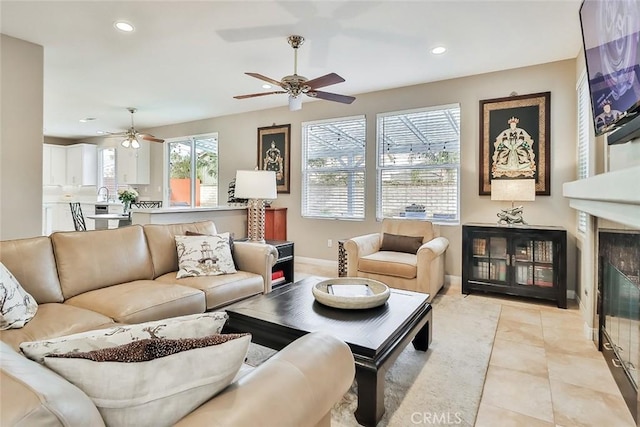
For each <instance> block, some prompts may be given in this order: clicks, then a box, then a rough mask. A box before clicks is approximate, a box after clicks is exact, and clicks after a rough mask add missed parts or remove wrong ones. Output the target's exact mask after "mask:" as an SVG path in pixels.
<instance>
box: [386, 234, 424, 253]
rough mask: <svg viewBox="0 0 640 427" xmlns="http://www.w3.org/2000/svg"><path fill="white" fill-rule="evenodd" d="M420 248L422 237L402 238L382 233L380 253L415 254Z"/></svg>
mask: <svg viewBox="0 0 640 427" xmlns="http://www.w3.org/2000/svg"><path fill="white" fill-rule="evenodd" d="M420 246H422V236H403V235H400V234H390V233H383V235H382V244H381V245H380V250H381V251H391V252H406V253H408V254H415V253H416V252H418V249H419V248H420Z"/></svg>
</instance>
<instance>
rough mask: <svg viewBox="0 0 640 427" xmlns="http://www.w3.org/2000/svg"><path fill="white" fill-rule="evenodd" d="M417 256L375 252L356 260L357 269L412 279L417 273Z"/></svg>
mask: <svg viewBox="0 0 640 427" xmlns="http://www.w3.org/2000/svg"><path fill="white" fill-rule="evenodd" d="M417 263H418V256H417V255H414V254H407V253H403V252H376V253H374V254H371V255H367V256H364V257H362V258H360V259H359V260H358V271H362V272H365V273H373V274H382V275H385V276H396V277H402V278H405V279H413V278H415V277H416V275H417V274H418V264H417Z"/></svg>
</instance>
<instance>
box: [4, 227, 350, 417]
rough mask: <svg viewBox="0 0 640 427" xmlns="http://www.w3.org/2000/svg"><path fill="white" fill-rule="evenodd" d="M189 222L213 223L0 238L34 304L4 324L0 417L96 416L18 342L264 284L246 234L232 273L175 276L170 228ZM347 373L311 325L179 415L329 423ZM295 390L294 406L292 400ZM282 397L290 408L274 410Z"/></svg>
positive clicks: (263, 259) (142, 318)
mask: <svg viewBox="0 0 640 427" xmlns="http://www.w3.org/2000/svg"><path fill="white" fill-rule="evenodd" d="M187 231H190V232H194V233H200V234H215V233H216V228H215V225H214V223H213V222H211V221H203V222H198V223H190V224H172V225H145V226H139V225H134V226H130V227H123V228H118V229H113V230H96V231H88V232H60V233H53V234H52V235H51V236H50V237H34V238H29V239H20V240H12V241H4V242H0V261H1V262H2V263H3V264H4V265H5V266H6V267H7V268H8V269H9V271H11V273H12V274H13V275H14V276H15V277H16V279H17V280H18V281H19V282H20V284H21V285H22V286H23V288H24V289H25V290H26V291H27V292H29V293H30V294H31V295H32V296H33V297H34V298H35V300H36V301H37V303H38V310H37V313H36V315H35V317H34V318H33V319H32V320H31V321H30V322H29V323H27V324H26V325H25V326H24V327H22V328H20V329H9V330H4V331H0V340H1V341H3V343H0V354H1V356H2V359H1V360H2V366H1V368H2V370H1V372H0V374H1V377H0V387H1V390H0V391H1V401H0V405H1V407H2V411H0V414H1V415H0V417H1V418H0V424H1V425H3V426H4V425H88V424H86V420H85V423H84V424H83V423H82V422H80V423H78V422H77V421H78V414H85V415H86V416H87V417H91V415H90V414H92V413H93V416H95V408H93V409H92V408H91V401H90V400H89V399H88V398H86V396H84V397H85V398H86V399H83V398H82V392H81V391H80V390H79V389H76V390H72V389H74V388H75V386H73V385H72V384H70V383H67V382H66V381H65V380H64V379H62V377H59V376H58V375H57V374H54V373H53V372H51V371H49V370H47V368H45V367H44V366H42V365H39V364H38V363H35V362H32V361H30V360H28V359H26V358H25V357H24V356H22V355H21V354H20V353H19V351H20V350H19V345H20V343H22V342H25V341H37V340H43V339H48V338H54V337H59V336H64V335H69V334H73V333H77V332H83V331H88V330H93V329H100V328H105V327H108V326H113V325H114V324H119V323H120V324H128V323H142V322H146V321H152V320H160V319H165V318H169V317H175V316H181V315H187V314H195V313H202V312H205V311H207V310H213V309H216V310H217V309H220V308H222V307H224V306H226V305H228V304H230V303H233V302H235V301H238V300H241V299H244V298H248V297H251V296H253V295H257V294H260V293H266V292H270V291H271V267H272V266H273V263H274V262H275V260H276V259H277V250H276V249H275V248H274V247H273V246H271V245H263V244H255V243H250V242H235V244H234V259H235V261H236V264H237V267H238V272H237V273H235V274H227V275H221V276H201V277H189V278H183V279H177V278H176V273H177V270H178V260H177V253H176V245H175V236H176V235H184V234H186V232H187ZM353 376H354V364H353V357H352V355H351V352H350V351H349V348H348V346H346V344H344V343H342V342H341V341H339V340H337V339H335V338H332V337H330V336H327V335H324V334H310V335H308V336H306V337H304V338H303V339H300V340H298V341H296V342H294V343H293V344H291V345H290V346H289V347H287V348H285V349H283V350H282V351H281V352H280V353H279V354H278V355H276V356H275V357H273V358H271V359H270V360H268V361H267V362H265V363H264V364H262V365H260V366H259V367H258V368H256V369H255V370H253V371H252V372H251V373H250V374H248V375H246V376H244V377H242V378H241V379H239V380H238V381H236V382H234V383H233V384H232V385H231V386H229V387H227V389H225V390H224V391H223V392H222V393H221V394H219V395H217V396H216V397H214V398H213V399H211V400H210V401H208V402H207V403H205V404H204V405H202V406H200V407H199V408H198V409H196V410H195V411H194V412H192V413H191V414H190V415H188V416H187V417H185V418H183V419H182V420H181V421H180V423H179V424H180V425H203V426H204V425H207V426H217V425H224V426H246V425H262V426H267V425H274V426H275V425H278V426H287V425H291V426H304V425H329V423H330V409H331V406H332V405H333V403H335V402H336V401H338V400H339V399H340V398H341V396H342V394H344V392H345V391H346V390H347V389H348V387H349V386H350V385H351V382H352V380H353ZM56 382H58V384H56ZM67 389H69V390H72V391H69V390H67ZM61 390H67V391H64V392H62V391H61ZM78 396H80V397H78ZM293 398H295V400H296V402H297V403H296V405H295V406H296V408H291V407H290V406H288V405H289V403H290V402H291V399H293ZM87 401H88V402H87ZM318 402H320V403H321V404H319V403H318ZM87 405H89V406H87ZM278 406H280V407H282V408H284V407H287V408H288V410H287V411H281V413H278V412H275V411H272V410H271V408H273V407H278ZM74 414H75V415H74ZM82 418H83V417H82V416H80V417H79V419H80V420H81V419H82ZM89 419H91V418H89Z"/></svg>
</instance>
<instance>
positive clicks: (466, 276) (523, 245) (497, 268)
mask: <svg viewBox="0 0 640 427" xmlns="http://www.w3.org/2000/svg"><path fill="white" fill-rule="evenodd" d="M473 291H483V292H497V293H502V294H508V295H518V296H523V297H532V298H540V299H546V300H551V301H555V302H556V303H557V304H558V307H560V308H567V232H566V230H565V229H564V228H562V227H547V226H511V227H509V226H500V225H496V224H465V225H463V226H462V293H464V294H469V293H471V292H473Z"/></svg>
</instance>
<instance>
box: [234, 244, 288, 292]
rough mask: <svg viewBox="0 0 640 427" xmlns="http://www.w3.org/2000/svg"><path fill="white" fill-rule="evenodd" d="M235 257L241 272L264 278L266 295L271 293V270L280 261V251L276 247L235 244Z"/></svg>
mask: <svg viewBox="0 0 640 427" xmlns="http://www.w3.org/2000/svg"><path fill="white" fill-rule="evenodd" d="M233 257H234V260H235V262H236V264H237V265H238V269H239V270H240V271H246V272H249V273H254V274H259V275H260V276H262V279H263V281H264V293H265V294H266V293H268V292H271V268H272V267H273V265H274V264H275V263H276V261H277V260H278V250H277V249H276V247H275V246H273V245H267V244H264V243H255V242H233Z"/></svg>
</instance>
